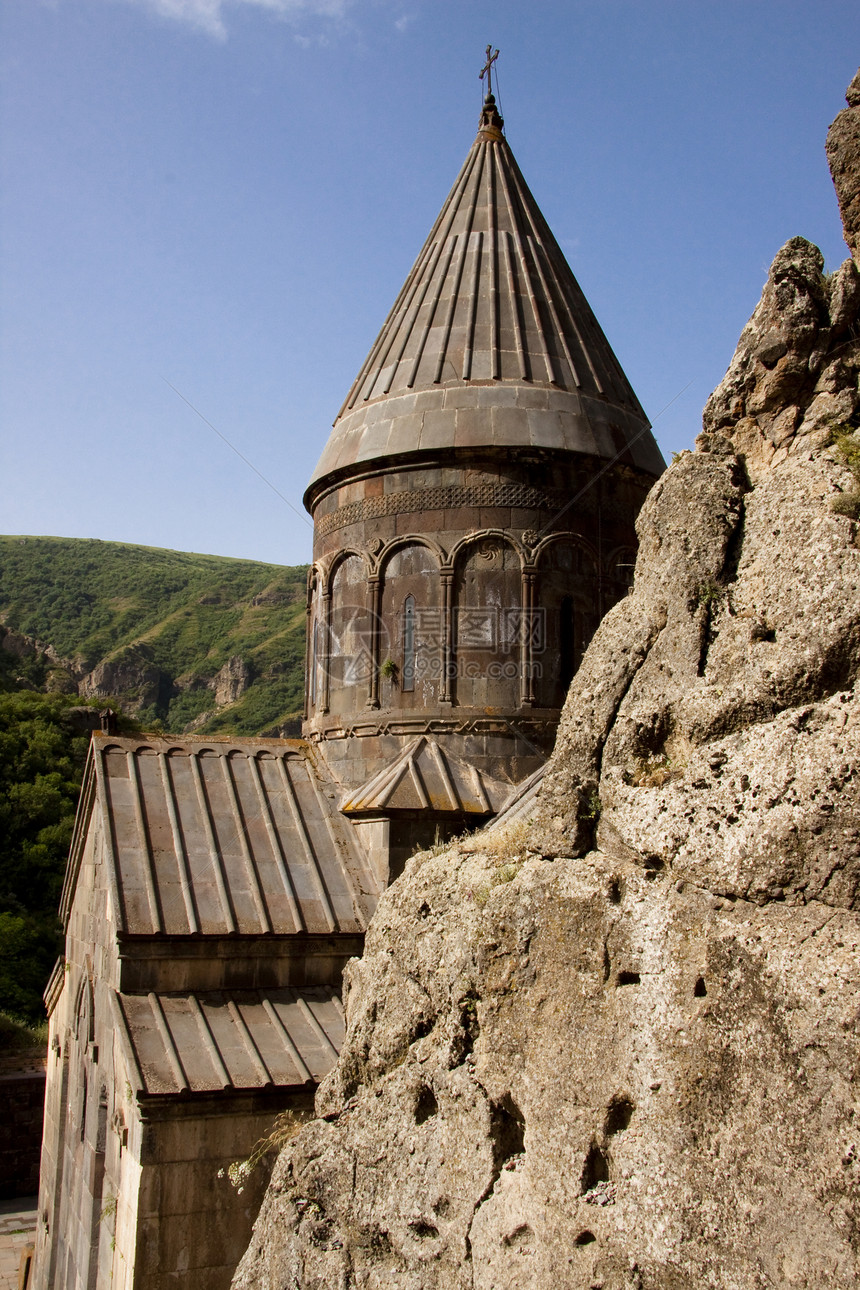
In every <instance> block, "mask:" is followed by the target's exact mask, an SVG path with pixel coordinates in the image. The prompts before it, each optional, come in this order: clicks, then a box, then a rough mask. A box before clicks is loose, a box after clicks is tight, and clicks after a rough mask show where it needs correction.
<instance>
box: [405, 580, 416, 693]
mask: <svg viewBox="0 0 860 1290" xmlns="http://www.w3.org/2000/svg"><path fill="white" fill-rule="evenodd" d="M402 688H403V689H404V690H410V691H411V690H414V689H415V597H414V596H407V597H406V600H405V601H404V603H403V685H402Z"/></svg>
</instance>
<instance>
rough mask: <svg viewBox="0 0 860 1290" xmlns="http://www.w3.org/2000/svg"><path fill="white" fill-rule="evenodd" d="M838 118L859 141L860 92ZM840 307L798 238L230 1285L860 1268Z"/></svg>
mask: <svg viewBox="0 0 860 1290" xmlns="http://www.w3.org/2000/svg"><path fill="white" fill-rule="evenodd" d="M834 129H835V130H836V129H838V153H839V156H840V157H841V158H842V159H843V160H844V159H845V158H847V157H849V156H854V157H855V158H856V157H857V155H858V146H860V107H858V106H857V105H854V106H852V107H851V108H849V110H848V111H847V112H844V113H842V114H840V117H839V118H838V119H837V122H836V123H835V126H834ZM832 140H833V136H831V144H832ZM834 146H835V145H834ZM834 146H831V147H830V155H831V156H833V155H834ZM852 149H853V152H852ZM852 164H853V165H854V166H855V168H853V169H852V167H851V166H849V165H848V164H847V163H846V164H845V165H844V166H843V167H842V169H841V170H838V171H836V173H835V175H834V178H835V181H836V183H837V188H838V191H839V195H840V200H841V202H842V206H843V209H844V210H848V209H849V208H851V202H852V200H853V199H852V197H851V193H852V192H854V193H856V191H857V183H858V170H857V169H856V163H852ZM850 236H851V232H850V229H849V237H850ZM858 327H860V289H858V274H857V269H856V266H855V265H854V264H853V263H852V262H851V261H848V262H847V263H846V264H845V265H843V266H842V268H841V269H840V270H839V271H838V272H837V273H836V274H835V275H833V277H832V278H830V279H828V278H825V277H824V276H823V273H822V260H821V256H820V254H819V253H818V251H817V250H816V249H815V248H814V247H812V246H810V245H809V243H807V242H804V241H803V240H802V239H800V238H795V239H792V241H791V242H789V243H788V244H787V246H785V247H784V248H783V249H782V250H781V251H780V252H779V254H778V255H777V257H776V259H775V261H774V265H773V268H772V270H771V273H770V275H769V278H768V282H767V284H766V286H765V289H764V293H763V295H762V300H761V303H760V304H759V306H758V308H757V309H756V311H755V313H754V315H753V317H752V319H751V321H750V323H749V325H748V327H747V328H746V329H745V330H744V333H743V336H742V337H741V341H740V344H739V346H738V350H737V353H736V354H735V357H734V359H733V360H732V363H731V366H730V368H729V371H728V373H727V375H726V377H725V379H724V380H723V382H722V383H721V385H720V386H719V388H718V389H717V390H716V391H715V393H714V395H713V396H712V398H711V399H710V400H709V403H708V406H707V408H706V411H705V424H704V431H703V434H702V436H701V438H700V440H699V441H698V445H697V450H696V452H694V453H683V454H682V455H681V457H680V458H679V459H678V460H677V461H676V462H675V463H674V465H673V466H672V467H671V468H670V470H669V471H668V472H667V473H666V475H665V476H664V477H663V478H662V479H661V481H660V482H659V483H658V484H657V485H656V487H655V488H654V490H653V492H652V493H651V495H650V497H649V499H648V501H647V502H646V505H645V507H644V509H643V511H642V514H641V517H640V521H639V539H640V551H639V558H638V562H637V566H636V579H635V586H634V589H633V593H632V595H631V596H630V597H629V598H628V599H627V600H626V601H625V602H624V603H623V604H622V605H619V606H617V607H616V608H615V609H614V610H613V611H612V612H611V613H610V614H609V615H608V617H607V618H606V619H605V620H604V622H603V624H602V626H601V627H600V629H599V631H598V633H597V635H596V636H595V638H594V640H593V642H592V644H591V646H590V648H589V650H588V652H587V654H586V657H585V660H584V662H583V665H582V667H581V668H580V670H579V672H578V674H577V676H576V677H575V679H574V682H573V685H572V687H571V691H570V695H569V698H568V702H567V706H566V709H565V716H564V721H563V726H562V730H561V733H560V737H559V741H558V745H557V748H556V752H555V754H554V758H553V761H552V765H551V767H550V770H549V772H548V774H547V777H546V780H545V783H544V787H543V790H542V793H541V795H540V797H539V799H538V807H537V817H536V820H535V821H534V822H533V823H532V824H531V825H530V826H529V827H528V828H525V827H523V826H521V825H511V826H508V827H507V829H505V828H502V829H500V830H496V831H495V832H490V833H488V834H485V835H483V836H477V837H475V838H473V839H470V840H468V841H466V842H462V843H461V844H459V845H458V846H455V847H454V848H452V849H450V850H447V851H439V852H438V853H435V852H426V853H424V854H422V855H420V856H417V857H415V858H414V859H413V860H412V861H411V862H410V863H409V865H408V866H407V869H406V872H405V873H404V875H403V877H402V878H401V879H400V880H399V881H398V882H397V883H395V885H394V886H393V887H392V888H391V889H390V890H389V891H388V892H387V893H386V894H385V896H384V897H383V898H382V900H381V901H380V904H379V908H378V912H377V914H376V916H375V918H374V920H373V923H372V925H371V929H370V931H369V933H368V937H367V946H366V952H365V955H364V957H363V959H361V960H360V961H354V962H353V964H352V966H351V968H350V969H349V971H348V974H347V987H348V994H347V1016H348V1033H347V1038H346V1042H345V1046H344V1049H343V1052H342V1055H341V1058H340V1061H339V1063H338V1065H337V1067H336V1068H335V1070H334V1072H333V1073H332V1075H331V1076H330V1077H329V1079H328V1081H327V1082H326V1083H325V1085H324V1086H323V1087H322V1088H321V1090H320V1092H319V1095H318V1101H317V1113H318V1117H319V1118H317V1119H316V1120H314V1121H313V1122H311V1123H310V1124H309V1125H307V1126H306V1127H305V1128H304V1129H303V1130H302V1132H301V1133H300V1134H299V1135H298V1136H297V1138H296V1139H295V1141H294V1142H293V1144H292V1147H291V1149H290V1150H288V1151H286V1152H285V1153H284V1154H283V1155H282V1156H281V1158H280V1159H279V1161H278V1164H277V1166H276V1168H275V1172H274V1175H273V1178H272V1182H271V1186H270V1189H269V1193H268V1196H267V1199H266V1201H265V1203H264V1206H263V1210H262V1212H261V1216H260V1219H259V1222H258V1224H257V1228H256V1232H255V1237H254V1240H253V1243H252V1245H251V1248H250V1249H249V1251H248V1253H247V1255H246V1257H245V1259H244V1261H243V1263H242V1265H241V1267H240V1269H239V1272H238V1273H237V1277H236V1280H235V1283H234V1284H235V1286H236V1287H237V1288H238V1287H241V1288H242V1290H245V1288H247V1290H250V1288H251V1287H255V1290H256V1288H259V1290H275V1288H276V1287H277V1290H283V1288H284V1287H290V1288H291V1290H292V1288H293V1287H295V1288H297V1290H323V1288H325V1290H329V1288H332V1290H333V1288H334V1287H344V1288H346V1287H362V1288H367V1290H370V1288H371V1287H373V1288H379V1290H382V1288H383V1287H384V1288H385V1290H390V1288H392V1287H398V1288H401V1287H402V1288H403V1290H431V1288H435V1287H438V1288H439V1290H443V1288H444V1290H460V1288H461V1287H462V1288H463V1290H466V1288H467V1287H468V1288H469V1290H472V1288H473V1287H474V1288H480V1290H490V1288H491V1287H493V1288H494V1290H506V1288H507V1287H510V1288H511V1290H513V1288H514V1287H517V1288H519V1290H522V1287H535V1288H537V1287H540V1288H541V1290H542V1288H543V1287H555V1286H565V1287H577V1288H578V1287H582V1288H583V1290H586V1288H590V1290H597V1288H598V1287H602V1288H603V1290H622V1287H624V1288H628V1287H629V1288H631V1290H632V1288H633V1287H641V1288H643V1290H645V1288H648V1290H681V1287H688V1286H696V1287H713V1288H714V1290H717V1288H718V1287H719V1288H720V1290H722V1288H723V1287H732V1288H733V1290H735V1288H737V1290H747V1288H748V1290H753V1287H756V1290H759V1288H761V1287H777V1286H778V1287H798V1288H799V1287H812V1286H815V1287H820V1286H825V1285H826V1286H828V1287H845V1288H846V1290H847V1287H849V1286H854V1285H856V1283H857V1279H858V1275H860V1207H858V1199H857V1198H858V1184H860V1113H858V1107H860V1046H858V1041H857V1025H858V1019H860V912H858V910H860V891H859V890H858V888H860V696H858V693H857V691H856V686H857V682H858V676H860V536H858V525H857V522H856V521H855V520H854V519H853V518H851V515H850V513H849V514H843V513H838V512H839V510H840V509H841V510H843V511H844V510H846V509H847V510H848V511H849V512H850V510H851V508H850V507H847V508H846V507H844V506H843V507H841V508H840V507H839V506H838V505H837V507H836V509H834V507H833V505H832V503H833V501H834V500H835V499H838V498H839V496H840V494H843V493H849V494H853V493H854V492H856V491H857V481H856V479H855V478H854V476H853V474H852V472H851V470H850V469H849V467H848V465H847V464H846V459H847V460H850V459H851V445H852V443H853V442H855V440H853V439H852V437H851V436H852V435H853V432H854V430H855V429H856V427H857V425H858V420H860V418H858V407H860V396H858V372H860V343H858V341H857V339H856V337H857V335H858Z"/></svg>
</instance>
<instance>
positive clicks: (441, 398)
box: [306, 96, 663, 504]
mask: <svg viewBox="0 0 860 1290" xmlns="http://www.w3.org/2000/svg"><path fill="white" fill-rule="evenodd" d="M501 124H502V123H501V121H500V118H499V116H498V113H497V112H496V109H495V100H494V99H492V96H490V97H488V99H487V102H486V104H485V107H484V112H483V114H482V121H481V129H480V130H479V132H478V136H477V138H476V140H475V142H474V144H473V145H472V148H471V149H470V151H469V154H468V156H467V157H466V161H465V163H464V165H463V168H462V170H461V171H460V174H459V175H458V176H457V180H456V182H455V184H454V187H453V188H452V189H451V192H450V193H449V195H448V198H447V200H446V202H445V204H444V206H443V207H442V210H441V212H440V214H439V217H438V219H437V220H436V223H435V224H434V226H433V228H432V230H431V232H430V236H429V237H428V239H427V241H426V242H425V244H424V247H423V248H422V250H421V253H420V255H419V256H418V259H417V260H416V261H415V264H414V266H413V268H412V271H411V273H410V274H409V276H408V278H407V279H406V282H405V283H404V285H403V288H402V290H401V292H400V294H399V295H398V297H397V299H396V301H395V303H394V306H393V308H392V310H391V312H390V314H389V315H388V318H387V319H386V320H385V323H384V324H383V327H382V330H381V332H380V333H379V336H378V337H377V339H376V342H375V343H374V345H373V348H372V349H371V351H370V353H369V354H368V356H367V359H366V360H365V362H364V364H363V366H362V368H361V370H360V372H359V374H358V376H357V377H356V379H355V382H354V383H353V385H352V388H351V389H350V392H349V394H348V395H347V398H346V401H345V403H344V405H343V407H342V408H341V411H340V414H339V415H338V418H337V420H336V421H335V424H334V431H333V433H332V435H331V437H330V439H329V441H328V444H327V445H326V448H325V451H324V452H323V455H322V458H321V459H320V462H319V464H318V466H317V468H316V471H315V472H314V477H313V480H312V482H311V485H310V488H309V490H308V493H307V495H306V502H308V503H309V504H310V503H311V502H312V501H313V498H314V497H315V496H316V493H317V491H318V489H319V485H320V484H321V482H322V481H323V480H325V479H326V478H327V477H328V476H331V475H335V476H337V475H342V474H344V473H348V471H349V469H350V468H351V467H354V466H356V465H358V464H359V463H365V462H369V461H372V460H377V459H380V458H384V457H392V456H394V457H399V456H402V454H404V453H409V454H411V453H414V452H431V451H438V450H439V449H440V448H450V449H452V450H455V449H460V448H475V447H492V446H515V445H519V446H523V447H536V448H538V447H539V448H556V449H562V450H566V451H572V452H581V453H588V454H593V455H597V456H599V457H604V458H614V457H615V456H616V454H618V453H619V452H624V450H625V448H627V449H628V454H627V460H628V461H629V462H630V463H631V464H634V465H636V466H638V467H640V468H641V469H643V470H646V471H648V472H650V473H653V474H655V475H658V474H660V472H661V471H662V470H663V459H662V457H661V456H660V452H659V449H658V448H657V445H656V443H655V442H654V439H653V438H652V436H651V433H650V431H649V429H648V421H647V418H646V417H645V414H644V412H643V411H642V408H641V406H640V404H639V401H638V399H637V398H636V395H635V394H634V393H633V390H632V388H631V386H630V384H629V382H628V380H627V378H626V376H625V375H624V372H623V371H622V369H621V366H620V364H619V362H618V360H617V359H616V357H615V355H614V353H613V352H612V349H611V347H610V345H609V342H608V341H607V339H606V337H605V336H604V334H603V332H602V330H601V328H600V325H599V323H598V322H597V319H596V318H595V316H594V314H593V313H592V311H591V308H590V307H589V304H588V301H587V300H586V299H585V296H584V295H583V293H582V290H581V288H580V286H579V284H578V283H577V281H576V279H575V278H574V276H573V273H572V272H571V270H570V267H569V266H568V264H567V261H566V260H565V258H564V255H563V254H562V252H561V250H560V248H559V246H558V243H557V242H556V240H555V238H554V237H553V235H552V233H551V232H550V229H549V226H548V225H547V223H546V220H545V219H544V217H543V215H542V214H541V212H540V209H539V207H538V205H537V202H536V201H535V199H534V197H533V196H532V194H531V192H530V191H529V189H528V186H527V185H526V182H525V180H524V179H523V176H522V174H521V173H520V169H519V167H518V165H517V163H516V161H515V160H514V155H513V153H512V151H511V149H510V147H509V145H508V143H507V140H506V139H505V138H504V136H503V135H502V132H501V128H500V127H501ZM479 387H484V388H481V389H480V391H479V393H477V392H476V391H478V389H479ZM476 413H477V414H478V416H477V417H476ZM458 414H459V415H458Z"/></svg>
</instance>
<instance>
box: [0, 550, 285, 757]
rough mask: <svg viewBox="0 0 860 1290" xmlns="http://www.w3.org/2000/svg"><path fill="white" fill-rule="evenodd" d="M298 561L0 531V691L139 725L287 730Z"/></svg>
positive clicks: (209, 729) (172, 728) (206, 729)
mask: <svg viewBox="0 0 860 1290" xmlns="http://www.w3.org/2000/svg"><path fill="white" fill-rule="evenodd" d="M306 573H307V570H306V568H305V567H304V566H300V567H297V568H281V567H279V566H277V565H269V564H257V563H254V562H252V561H249V560H229V559H225V558H223V557H221V556H211V555H192V554H189V553H186V552H182V551H161V550H158V549H156V548H153V547H140V546H128V545H125V544H122V543H119V542H97V541H87V540H78V539H73V538H47V537H45V538H42V537H2V538H0V688H12V687H14V686H16V685H17V686H25V687H32V688H38V689H45V690H48V691H49V692H58V693H65V694H75V693H76V694H79V695H81V696H82V697H83V698H86V699H104V700H105V701H106V702H107V701H109V700H113V701H114V702H116V703H119V704H120V705H121V706H122V707H123V709H124V710H125V711H127V712H130V713H133V714H134V715H135V716H136V717H137V718H138V719H139V721H140V722H141V723H142V724H143V726H144V727H150V726H153V725H160V726H162V727H163V728H165V729H167V730H170V731H173V732H181V731H187V730H199V731H201V732H213V731H221V732H223V733H236V734H259V733H286V732H290V733H296V732H297V730H298V719H299V711H300V708H301V704H302V692H303V686H304V635H305V578H306Z"/></svg>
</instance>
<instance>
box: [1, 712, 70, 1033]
mask: <svg viewBox="0 0 860 1290" xmlns="http://www.w3.org/2000/svg"><path fill="white" fill-rule="evenodd" d="M79 703H80V700H79V699H77V698H76V697H74V696H67V695H50V694H39V693H37V692H35V691H33V690H19V691H18V692H16V693H9V694H0V1011H5V1012H9V1013H12V1014H14V1015H16V1016H19V1017H22V1018H23V1019H25V1020H27V1021H38V1020H40V1019H41V1018H42V1017H43V1016H44V1008H43V1005H42V991H43V989H44V987H45V984H46V982H47V980H48V976H49V975H50V972H51V968H52V967H53V964H54V960H55V959H56V957H57V955H58V954H59V953H60V952H61V950H62V937H61V935H60V929H59V922H58V918H57V906H58V904H59V899H60V892H61V889H62V885H63V874H64V872H65V866H66V857H67V855H68V850H69V843H70V842H71V838H72V829H73V827H74V822H75V810H76V808H77V801H78V795H79V793H80V788H81V780H82V777H83V768H84V762H85V760H86V753H87V747H88V744H89V735H88V734H86V733H81V732H80V731H78V730H76V729H75V728H74V726H73V725H72V723H71V721H70V720H69V715H68V712H69V708H71V707H73V706H76V705H78V704H79Z"/></svg>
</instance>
